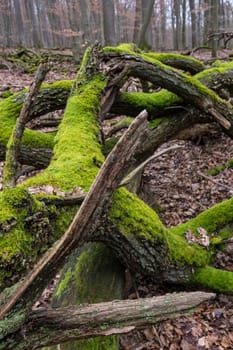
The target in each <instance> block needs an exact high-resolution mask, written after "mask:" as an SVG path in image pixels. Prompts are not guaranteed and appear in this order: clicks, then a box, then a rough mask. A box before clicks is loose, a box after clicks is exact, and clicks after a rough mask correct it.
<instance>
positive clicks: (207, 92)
mask: <svg viewBox="0 0 233 350" xmlns="http://www.w3.org/2000/svg"><path fill="white" fill-rule="evenodd" d="M183 78H184V81H186V82H187V83H188V84H190V86H193V87H195V89H197V91H198V92H199V93H200V94H201V95H203V96H205V97H206V98H207V97H208V96H209V97H210V98H211V99H213V100H214V101H215V102H217V101H222V102H224V100H222V99H221V98H220V97H219V96H218V95H217V94H216V93H215V92H214V91H213V90H211V89H209V88H208V87H206V86H205V85H204V84H202V83H201V82H200V81H199V80H198V78H197V75H195V76H194V77H190V76H188V75H185V74H183Z"/></svg>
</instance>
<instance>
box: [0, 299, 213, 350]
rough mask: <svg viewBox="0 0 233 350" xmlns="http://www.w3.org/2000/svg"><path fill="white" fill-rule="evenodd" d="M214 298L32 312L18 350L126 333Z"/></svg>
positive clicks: (164, 300)
mask: <svg viewBox="0 0 233 350" xmlns="http://www.w3.org/2000/svg"><path fill="white" fill-rule="evenodd" d="M214 298H215V294H214V293H205V292H191V293H173V294H166V295H163V296H158V297H153V298H146V299H137V300H117V301H112V302H105V303H98V304H92V305H87V306H80V307H76V306H71V307H65V308H61V309H38V310H34V311H32V312H31V314H30V315H29V318H28V322H27V323H26V324H25V325H24V326H23V328H22V329H21V331H20V332H19V334H18V341H19V343H20V346H19V347H18V349H19V350H30V349H38V348H41V347H43V346H48V345H53V344H59V343H62V342H66V341H69V340H74V339H77V340H78V339H84V338H87V337H88V338H91V337H96V336H100V335H101V336H108V335H113V334H122V333H128V332H130V331H132V330H135V329H140V328H143V327H145V326H148V325H153V324H155V323H157V322H160V321H162V320H165V319H169V318H174V317H178V316H179V315H181V314H184V313H187V312H190V311H191V310H192V309H193V308H195V307H197V306H198V305H199V304H201V303H202V302H205V301H208V300H211V299H214ZM8 346H9V347H8V348H7V350H10V349H14V346H15V341H13V342H12V344H10V345H8ZM1 349H2V350H4V349H6V347H5V348H4V347H3V348H1Z"/></svg>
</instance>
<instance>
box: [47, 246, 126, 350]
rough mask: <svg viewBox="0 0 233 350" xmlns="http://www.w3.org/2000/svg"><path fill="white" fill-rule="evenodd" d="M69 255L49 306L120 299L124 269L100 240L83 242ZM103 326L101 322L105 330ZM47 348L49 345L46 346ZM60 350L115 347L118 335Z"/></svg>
mask: <svg viewBox="0 0 233 350" xmlns="http://www.w3.org/2000/svg"><path fill="white" fill-rule="evenodd" d="M77 255H78V252H76V253H75V254H73V255H72V256H71V257H70V259H69V262H68V264H67V266H66V267H65V269H66V270H65V271H64V272H63V274H62V279H61V282H60V284H59V286H58V288H57V291H56V293H55V299H54V301H53V306H55V307H58V306H67V305H80V304H84V303H85V304H86V303H98V302H102V301H110V300H113V299H121V298H122V293H123V287H124V272H123V271H124V270H123V268H122V266H121V264H120V263H119V261H118V260H117V259H116V257H115V256H114V254H112V251H111V249H109V248H107V247H106V246H105V245H104V244H102V243H94V244H89V245H86V247H85V248H84V251H83V252H82V253H81V254H80V256H79V257H78V258H77ZM105 327H106V325H102V328H103V329H105ZM49 349H51V348H49ZM61 349H63V350H75V349H80V350H82V349H83V350H87V349H91V350H109V349H111V350H117V349H118V337H117V336H112V337H97V338H94V339H88V340H82V341H72V342H69V343H65V344H61Z"/></svg>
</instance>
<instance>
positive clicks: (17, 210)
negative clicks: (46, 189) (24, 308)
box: [0, 188, 56, 289]
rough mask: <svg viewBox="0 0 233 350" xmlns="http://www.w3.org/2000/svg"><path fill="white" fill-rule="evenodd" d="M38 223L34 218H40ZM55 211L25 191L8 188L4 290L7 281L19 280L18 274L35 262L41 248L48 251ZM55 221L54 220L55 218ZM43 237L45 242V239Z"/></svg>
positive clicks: (0, 233) (0, 241)
mask: <svg viewBox="0 0 233 350" xmlns="http://www.w3.org/2000/svg"><path fill="white" fill-rule="evenodd" d="M38 213H39V219H38V221H37V223H36V224H35V223H34V225H31V221H30V218H33V216H34V215H38ZM51 217H53V219H54V220H55V218H56V216H55V215H54V212H53V210H52V209H51V211H50V209H48V208H47V207H45V206H44V204H43V203H41V202H39V201H37V200H35V199H34V198H33V197H32V196H31V195H30V194H29V193H28V192H27V191H26V190H24V189H22V188H13V189H6V190H4V191H3V192H2V193H1V194H0V264H1V266H2V267H3V269H2V274H0V289H1V287H2V285H3V283H5V282H6V279H8V281H9V282H10V281H11V279H12V278H13V279H14V280H16V279H17V274H18V273H20V272H22V271H23V270H25V269H26V266H27V265H28V264H29V263H32V262H34V259H35V258H36V256H37V254H38V253H39V252H41V249H46V241H47V243H48V244H49V243H51V241H52V239H53V237H52V235H51V237H50V236H49V237H46V238H45V237H44V234H45V232H46V227H48V226H49V224H50V223H49V221H50V219H51ZM51 220H52V219H51ZM42 237H43V240H42Z"/></svg>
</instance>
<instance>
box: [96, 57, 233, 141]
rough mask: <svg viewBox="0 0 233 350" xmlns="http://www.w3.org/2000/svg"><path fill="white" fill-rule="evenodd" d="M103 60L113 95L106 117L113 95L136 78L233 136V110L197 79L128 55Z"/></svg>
mask: <svg viewBox="0 0 233 350" xmlns="http://www.w3.org/2000/svg"><path fill="white" fill-rule="evenodd" d="M102 59H103V61H104V62H105V64H106V62H107V66H108V68H110V72H109V76H110V77H111V78H110V80H109V84H108V87H107V89H106V96H108V94H109V92H110V96H111V98H110V99H109V98H106V99H105V101H104V113H106V112H107V111H108V110H110V108H111V106H112V104H113V102H112V93H113V91H114V94H116V91H115V89H116V87H118V88H120V87H121V85H122V84H123V83H124V81H125V79H126V77H129V76H134V77H137V78H140V79H143V80H146V81H150V82H151V83H153V84H155V85H156V86H158V85H159V86H161V87H163V88H165V89H168V90H169V91H172V92H174V93H175V94H177V95H178V96H180V97H182V98H183V99H185V101H186V102H188V103H190V104H192V105H193V106H195V107H196V108H198V109H199V110H201V111H202V112H203V113H207V114H209V115H210V116H211V117H212V118H213V120H216V121H217V122H218V123H219V124H220V125H221V126H222V127H223V128H224V130H225V132H226V133H228V134H229V135H230V136H231V137H232V136H233V109H232V106H231V105H230V104H229V103H227V102H225V101H224V100H221V99H220V98H219V97H218V96H217V95H215V93H214V92H213V91H211V90H209V89H208V88H206V87H205V86H204V85H202V84H201V83H200V82H199V81H198V80H197V79H195V78H194V77H192V78H191V77H188V76H187V75H185V74H183V73H180V72H178V71H175V70H174V69H172V68H169V67H168V66H163V65H161V64H156V63H155V62H153V63H151V62H148V61H145V60H143V59H142V58H141V57H133V56H131V55H126V54H125V55H123V54H117V53H115V54H114V53H105V54H103V57H102Z"/></svg>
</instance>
